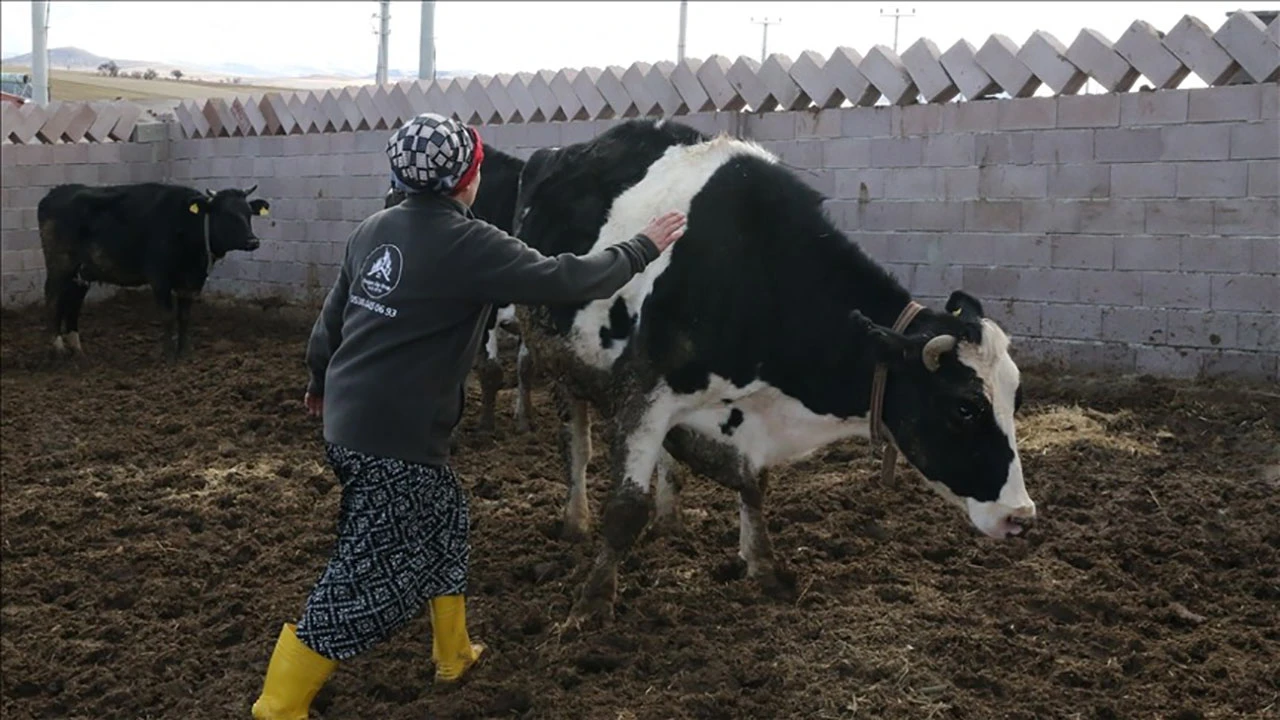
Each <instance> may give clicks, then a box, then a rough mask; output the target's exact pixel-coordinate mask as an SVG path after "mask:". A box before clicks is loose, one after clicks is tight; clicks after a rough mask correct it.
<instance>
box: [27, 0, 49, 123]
mask: <svg viewBox="0 0 1280 720" xmlns="http://www.w3.org/2000/svg"><path fill="white" fill-rule="evenodd" d="M31 79H32V83H33V84H34V85H35V87H33V88H32V97H31V101H32V102H34V103H35V104H36V105H48V104H49V3H48V2H47V0H31Z"/></svg>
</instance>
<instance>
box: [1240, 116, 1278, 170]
mask: <svg viewBox="0 0 1280 720" xmlns="http://www.w3.org/2000/svg"><path fill="white" fill-rule="evenodd" d="M1276 158H1280V120H1263V121H1262V122H1256V123H1248V124H1243V125H1238V124H1237V125H1232V126H1231V159H1232V160H1262V159H1276ZM1271 166H1272V167H1273V168H1280V164H1277V163H1272V164H1271ZM1277 172H1280V169H1278V170H1277Z"/></svg>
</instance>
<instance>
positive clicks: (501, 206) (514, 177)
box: [382, 147, 533, 432]
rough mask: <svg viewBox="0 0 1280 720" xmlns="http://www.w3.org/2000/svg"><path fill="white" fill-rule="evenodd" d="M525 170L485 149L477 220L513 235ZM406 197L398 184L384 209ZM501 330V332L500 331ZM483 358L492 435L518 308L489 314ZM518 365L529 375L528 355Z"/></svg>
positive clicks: (484, 415) (525, 407) (526, 414)
mask: <svg viewBox="0 0 1280 720" xmlns="http://www.w3.org/2000/svg"><path fill="white" fill-rule="evenodd" d="M523 169H524V161H523V160H521V159H520V158H517V157H513V156H511V155H508V154H506V153H504V152H502V151H501V150H498V149H497V148H493V147H486V148H485V153H484V160H483V161H482V162H481V164H480V190H479V191H478V192H477V193H476V200H475V203H474V204H473V205H472V206H471V211H472V212H473V213H475V216H476V217H477V218H480V219H481V220H484V221H485V222H487V223H490V224H492V225H494V226H496V227H498V228H500V229H502V230H503V231H505V232H508V233H510V232H511V229H512V221H513V220H514V214H515V207H516V192H517V190H518V188H519V184H520V171H521V170H523ZM404 198H405V194H404V193H403V192H402V191H401V190H399V189H398V188H397V187H396V186H395V183H394V182H392V183H391V186H390V187H388V188H387V194H386V197H385V198H384V199H383V205H382V207H383V209H386V208H389V207H394V206H396V205H399V204H400V203H401V202H403V201H404ZM499 331H501V332H499ZM484 332H485V336H484V343H483V344H482V345H481V347H483V348H484V355H479V354H477V356H476V364H475V370H476V371H477V372H478V373H479V375H480V397H481V402H480V429H481V430H483V431H487V432H491V431H492V430H493V429H494V406H495V404H496V403H497V396H498V390H500V389H501V388H502V362H501V360H500V350H501V341H502V338H501V337H500V335H501V334H505V335H507V336H508V337H514V338H517V339H518V338H519V335H520V328H519V325H518V324H517V323H516V316H515V308H514V307H513V306H511V305H503V306H495V307H494V308H493V309H492V311H491V312H490V313H489V318H488V320H487V321H486V324H485V331H484ZM517 362H518V363H523V365H524V368H523V370H522V371H521V372H523V373H525V374H526V375H527V374H528V373H529V367H528V363H529V360H528V354H527V352H521V353H520V356H519V360H518V361H517ZM528 386H529V384H528V383H522V384H521V390H520V392H518V393H517V394H516V406H515V418H516V425H517V427H518V428H519V430H520V431H521V432H529V431H530V430H532V429H533V413H532V412H531V411H530V408H529V389H528Z"/></svg>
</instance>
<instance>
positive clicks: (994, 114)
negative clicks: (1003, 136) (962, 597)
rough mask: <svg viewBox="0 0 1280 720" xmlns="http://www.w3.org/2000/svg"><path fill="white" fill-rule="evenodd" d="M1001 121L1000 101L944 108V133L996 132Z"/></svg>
mask: <svg viewBox="0 0 1280 720" xmlns="http://www.w3.org/2000/svg"><path fill="white" fill-rule="evenodd" d="M999 120H1000V101H998V100H969V101H966V102H954V103H947V104H946V105H943V106H942V129H943V131H944V132H988V133H989V132H995V130H996V125H997V124H998V123H999Z"/></svg>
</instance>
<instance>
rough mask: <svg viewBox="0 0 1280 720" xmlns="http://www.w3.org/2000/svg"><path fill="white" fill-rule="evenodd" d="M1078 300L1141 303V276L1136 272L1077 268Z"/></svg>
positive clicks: (1126, 305)
mask: <svg viewBox="0 0 1280 720" xmlns="http://www.w3.org/2000/svg"><path fill="white" fill-rule="evenodd" d="M1075 272H1077V273H1079V277H1078V278H1077V282H1078V297H1079V299H1080V302H1082V303H1088V304H1092V305H1109V306H1121V307H1130V306H1134V305H1140V304H1141V303H1142V278H1141V277H1140V276H1139V275H1138V274H1137V273H1132V272H1118V271H1111V270H1077V271H1075Z"/></svg>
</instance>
